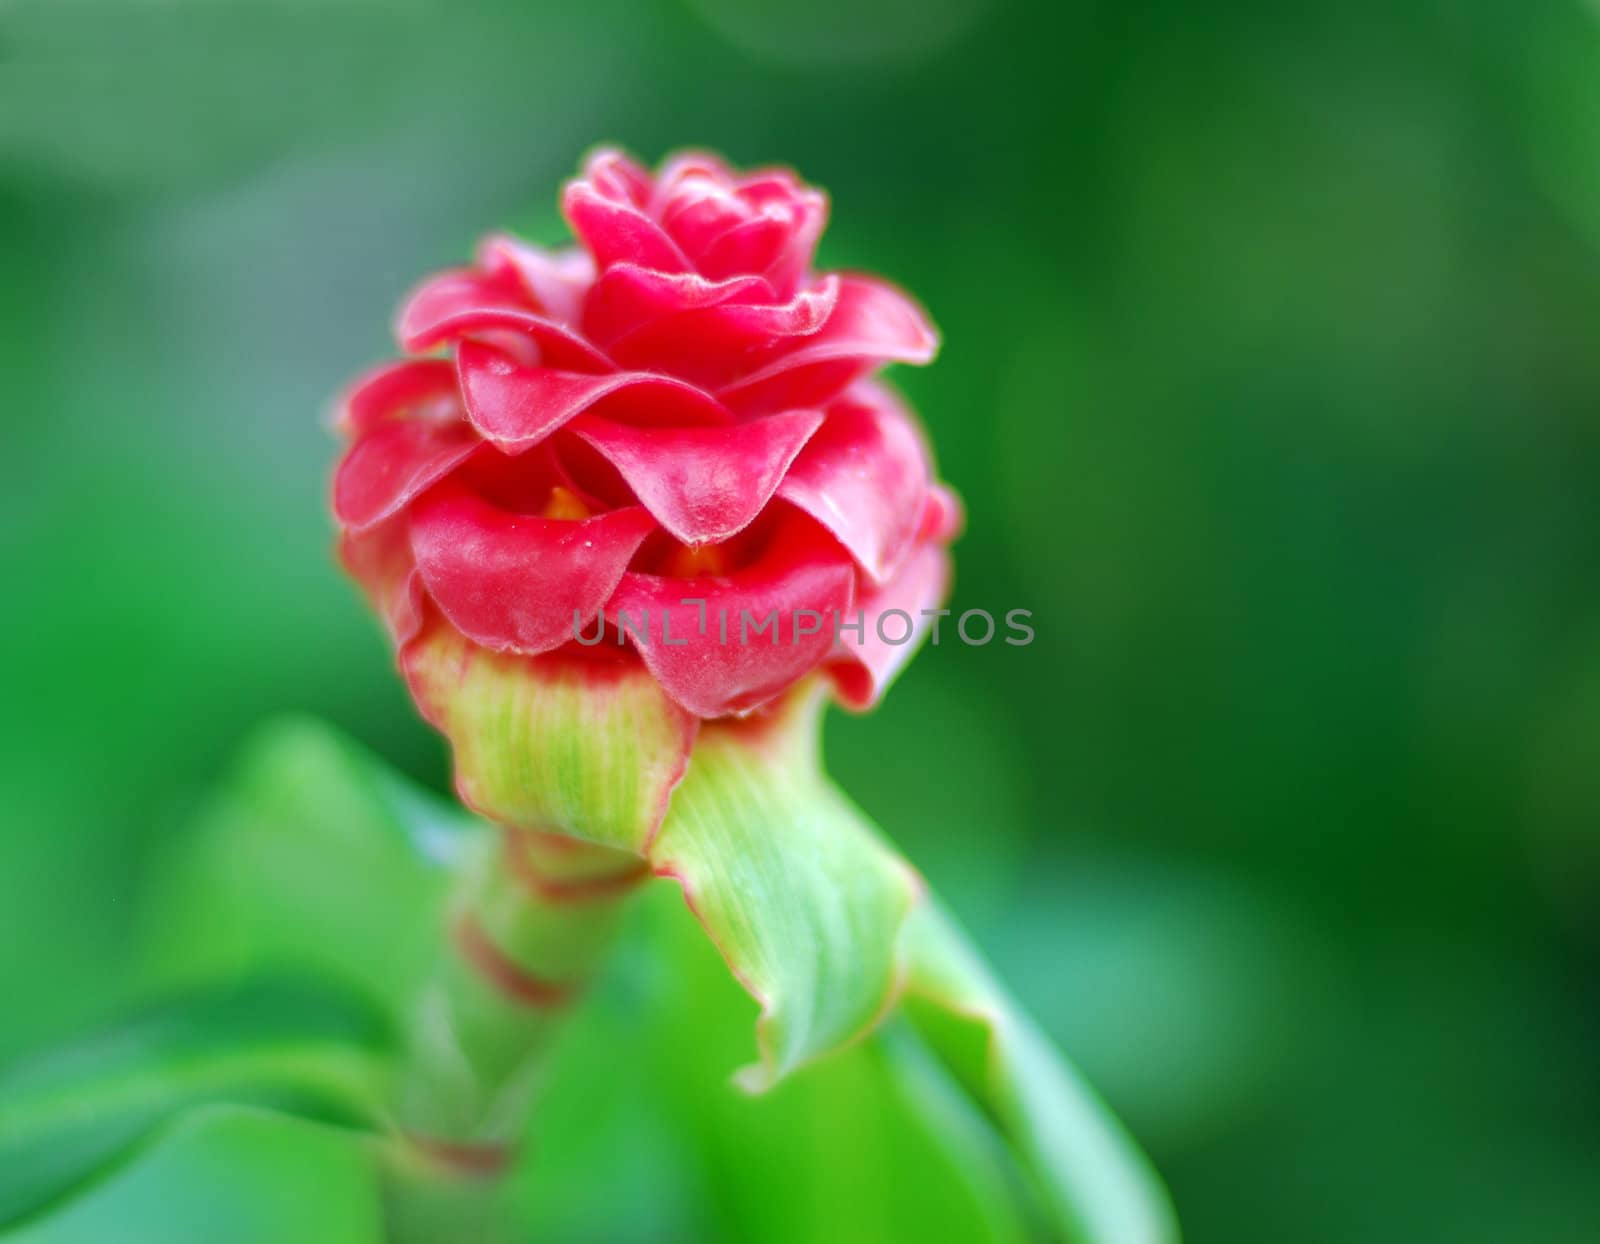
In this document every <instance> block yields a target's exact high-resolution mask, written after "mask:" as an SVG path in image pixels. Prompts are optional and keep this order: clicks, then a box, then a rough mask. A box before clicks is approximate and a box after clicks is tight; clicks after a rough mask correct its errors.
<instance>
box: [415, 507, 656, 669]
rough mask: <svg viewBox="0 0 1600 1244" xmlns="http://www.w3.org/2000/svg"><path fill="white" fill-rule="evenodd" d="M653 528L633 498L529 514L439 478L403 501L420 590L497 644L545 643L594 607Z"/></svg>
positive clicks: (539, 648)
mask: <svg viewBox="0 0 1600 1244" xmlns="http://www.w3.org/2000/svg"><path fill="white" fill-rule="evenodd" d="M654 528H655V523H654V522H653V521H651V518H650V516H649V515H648V514H647V513H645V511H644V510H642V509H640V508H639V507H638V506H631V507H629V508H628V509H626V510H613V511H612V512H611V513H609V514H601V515H598V516H597V517H595V518H588V519H583V520H581V521H570V520H565V519H554V518H536V517H532V516H530V515H526V514H513V513H510V512H508V511H506V510H502V509H499V508H497V507H495V506H493V505H490V504H489V503H488V502H486V501H483V500H481V499H480V498H478V497H476V496H474V495H473V494H472V493H470V492H468V491H467V490H466V489H465V488H461V487H458V486H455V485H451V484H447V485H445V486H444V487H442V488H438V489H435V490H434V491H433V492H431V493H429V494H428V496H427V497H425V498H424V499H423V500H422V501H421V502H419V503H418V505H417V506H416V508H415V509H413V510H412V512H411V547H412V551H413V552H414V553H415V555H416V559H417V569H418V570H419V571H420V572H421V574H422V582H423V584H424V585H425V586H426V587H427V589H428V594H429V595H430V596H432V597H433V600H434V602H435V603H436V604H437V605H438V606H439V609H440V610H441V611H442V612H443V613H444V615H445V617H447V618H448V619H449V620H450V621H451V623H452V624H454V626H455V627H456V629H457V630H459V631H460V632H461V633H462V634H463V635H465V636H467V637H468V638H469V639H471V640H473V641H474V642H476V643H479V644H482V645H483V646H484V647H486V648H492V649H494V650H495V651H497V652H508V651H509V652H523V653H536V652H549V651H551V650H552V649H555V648H559V647H560V646H561V645H562V644H564V643H567V642H568V641H569V640H571V639H572V638H573V632H574V627H575V626H576V625H579V624H581V623H583V622H585V621H588V620H589V619H591V618H593V617H594V616H595V614H597V613H599V612H600V608H601V606H602V605H604V604H605V602H606V598H607V597H608V596H610V595H611V592H612V590H613V589H614V588H615V587H616V586H617V581H618V580H619V579H620V578H621V577H622V572H623V571H624V570H626V569H627V566H628V562H629V560H630V559H631V558H632V557H633V555H634V553H635V552H636V551H637V550H638V548H639V545H640V544H642V543H643V542H644V538H645V537H646V536H647V535H649V534H650V532H651V531H652V530H654Z"/></svg>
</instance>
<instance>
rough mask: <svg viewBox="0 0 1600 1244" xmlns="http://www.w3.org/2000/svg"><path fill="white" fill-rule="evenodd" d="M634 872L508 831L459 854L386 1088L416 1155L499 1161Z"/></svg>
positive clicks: (441, 1162)
mask: <svg viewBox="0 0 1600 1244" xmlns="http://www.w3.org/2000/svg"><path fill="white" fill-rule="evenodd" d="M646 875H647V871H646V869H645V866H644V864H643V862H642V861H641V860H639V859H638V858H637V857H635V856H632V855H629V854H627V853H625V852H621V851H617V850H613V849H612V848H609V847H600V846H594V845H591V844H588V843H582V842H579V841H577V840H575V839H571V838H565V837H561V836H558V835H555V834H546V833H534V832H529V831H525V830H515V829H504V830H502V831H501V832H500V833H499V834H498V835H496V836H495V837H494V838H493V839H492V840H491V841H489V842H486V843H485V844H484V847H483V849H482V850H480V851H478V852H475V853H474V854H473V855H472V856H471V857H470V858H469V859H468V860H467V861H466V862H465V863H464V865H463V868H462V871H461V875H460V880H459V882H458V883H457V886H456V892H455V894H454V895H453V897H452V901H451V902H450V903H449V904H448V906H447V910H446V919H447V929H446V934H447V935H446V936H445V937H444V938H443V939H442V940H441V945H440V949H439V955H438V959H437V961H436V963H435V965H434V968H433V971H432V973H431V975H430V977H429V979H428V980H427V982H426V983H425V984H424V986H423V988H422V989H421V990H420V991H419V994H418V997H417V1001H416V1003H415V1004H414V1007H413V1010H412V1014H411V1017H410V1022H409V1025H408V1031H407V1033H406V1044H405V1050H404V1054H403V1057H402V1060H401V1064H400V1071H399V1076H398V1079H397V1083H396V1098H395V1117H396V1121H397V1123H398V1125H399V1127H400V1129H401V1131H402V1132H403V1133H404V1135H405V1136H406V1137H407V1138H408V1139H409V1141H410V1142H411V1143H412V1145H413V1147H414V1148H415V1149H416V1150H417V1151H418V1152H419V1154H420V1155H421V1156H423V1157H424V1158H425V1159H431V1160H432V1162H433V1163H434V1164H436V1165H438V1166H441V1167H443V1168H446V1169H447V1170H449V1171H450V1172H451V1173H454V1174H457V1175H462V1176H472V1175H479V1176H491V1175H494V1174H497V1173H498V1172H499V1171H501V1170H503V1169H504V1168H505V1167H506V1166H507V1165H508V1164H509V1162H510V1160H511V1159H512V1157H513V1156H514V1149H515V1143H516V1141H517V1139H518V1138H519V1137H520V1136H521V1134H522V1132H523V1129H524V1126H525V1124H526V1121H527V1117H528V1113H529V1111H530V1109H531V1107H532V1103H533V1098H534V1095H535V1094H536V1092H537V1090H538V1086H539V1081H540V1073H541V1071H542V1070H543V1067H544V1064H545V1061H546V1058H547V1055H548V1053H549V1050H550V1047H551V1045H552V1043H553V1042H554V1040H555V1037H556V1035H557V1033H558V1032H559V1031H560V1028H561V1024H562V1021H563V1020H564V1019H565V1017H566V1015H567V1012H568V1010H569V1009H570V1007H571V1006H572V1004H573V1002H574V1001H575V1000H576V999H577V998H578V996H579V995H580V994H581V993H582V991H583V989H584V987H585V985H586V984H587V983H588V981H589V979H590V977H591V975H592V973H593V971H594V969H595V967H596V965H597V963H598V961H599V959H600V957H601V955H602V954H603V953H604V951H605V950H606V948H607V946H608V945H609V943H610V941H611V938H612V935H613V932H614V930H615V928H616V924H617V919H618V916H619V914H620V911H621V907H622V900H623V898H624V897H625V896H626V895H627V894H629V893H631V892H632V891H633V889H634V888H635V886H636V885H637V884H638V882H639V881H641V880H643V878H644V877H645V876H646Z"/></svg>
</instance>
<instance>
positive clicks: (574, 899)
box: [506, 829, 650, 903]
mask: <svg viewBox="0 0 1600 1244" xmlns="http://www.w3.org/2000/svg"><path fill="white" fill-rule="evenodd" d="M531 847H532V843H531V842H530V841H529V839H528V837H527V836H526V835H524V834H522V833H521V832H519V831H517V830H514V829H508V830H507V831H506V862H507V864H508V865H509V866H510V868H511V874H512V876H514V877H515V878H516V879H517V881H518V883H519V884H520V885H522V886H523V888H524V889H526V890H527V891H528V892H529V893H530V894H532V895H533V896H534V897H535V898H538V899H542V900H543V901H544V902H546V903H594V902H600V901H602V900H604V899H610V898H617V897H620V896H621V895H623V894H626V893H627V892H628V891H629V890H631V889H633V888H634V886H636V885H638V884H639V883H640V882H641V881H643V880H644V879H645V878H646V877H648V876H649V875H650V866H649V865H648V864H646V863H645V862H644V861H643V860H639V861H638V862H637V863H635V864H630V865H629V866H628V867H626V868H623V869H621V870H620V871H618V872H612V873H602V874H600V875H599V876H594V877H552V876H550V875H548V874H547V873H545V872H543V871H541V870H540V868H539V866H538V865H537V864H535V863H534V861H533V857H532V852H531Z"/></svg>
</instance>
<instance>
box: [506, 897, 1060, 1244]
mask: <svg viewBox="0 0 1600 1244" xmlns="http://www.w3.org/2000/svg"><path fill="white" fill-rule="evenodd" d="M613 969H614V970H613V971H612V972H611V973H610V974H609V977H608V980H607V981H606V982H605V984H604V987H603V988H602V989H601V990H600V992H599V993H598V994H597V996H596V997H595V998H594V999H593V1000H592V1004H591V1005H590V1006H588V1007H586V1008H585V1009H584V1010H583V1012H582V1013H581V1014H579V1015H577V1016H575V1017H574V1029H573V1030H572V1031H571V1032H569V1033H568V1034H567V1036H566V1037H565V1038H563V1040H562V1041H561V1043H560V1047H559V1048H558V1049H557V1051H556V1052H555V1055H554V1062H553V1064H552V1067H551V1071H552V1078H551V1083H550V1085H549V1090H548V1092H547V1093H546V1094H545V1095H544V1096H543V1097H542V1098H541V1100H540V1103H539V1107H538V1109H537V1111H536V1112H535V1117H534V1133H533V1137H532V1144H531V1148H532V1154H533V1158H532V1161H531V1162H530V1163H529V1165H528V1167H527V1169H526V1170H525V1171H524V1172H523V1179H522V1180H521V1181H520V1188H519V1194H518V1199H519V1202H520V1205H521V1215H522V1221H523V1222H524V1223H525V1225H526V1229H527V1238H529V1239H534V1240H546V1239H548V1240H605V1241H607V1244H655V1242H657V1241H663V1240H711V1239H717V1240H759V1241H761V1242H762V1244H815V1242H816V1241H819V1240H827V1241H829V1242H830V1244H834V1242H837V1244H881V1242H882V1241H885V1240H934V1241H942V1240H959V1241H962V1242H963V1244H1021V1241H1024V1240H1032V1239H1035V1238H1037V1237H1035V1236H1033V1235H1031V1234H1029V1232H1028V1230H1027V1220H1026V1218H1024V1217H1023V1216H1022V1213H1021V1207H1022V1206H1023V1205H1024V1204H1025V1197H1024V1195H1023V1194H1024V1193H1025V1189H1024V1188H1023V1187H1022V1185H1021V1182H1020V1178H1019V1177H1018V1175H1017V1174H1016V1170H1015V1163H1014V1162H1012V1161H1011V1159H1010V1157H1009V1155H1008V1154H1007V1153H1006V1152H1005V1150H1004V1147H1003V1146H1002V1145H1001V1144H1000V1142H999V1140H998V1138H997V1137H996V1135H995V1133H994V1129H993V1128H992V1127H991V1126H990V1125H989V1123H988V1121H987V1120H986V1119H985V1118H984V1117H983V1115H982V1113H981V1112H980V1111H978V1110H977V1109H976V1108H975V1107H974V1106H973V1105H972V1103H971V1102H970V1101H969V1100H968V1099H967V1097H966V1095H965V1094H964V1093H962V1091H961V1090H960V1088H959V1086H957V1085H955V1084H954V1082H953V1081H952V1080H951V1079H950V1077H949V1076H948V1075H947V1074H946V1072H945V1071H944V1069H943V1068H942V1067H941V1066H939V1065H938V1064H937V1062H936V1061H935V1060H934V1059H933V1058H932V1056H931V1055H930V1054H929V1052H928V1051H927V1049H926V1047H925V1046H924V1045H923V1044H922V1043H921V1041H920V1039H919V1038H918V1037H917V1036H916V1034H915V1033H914V1032H911V1031H910V1030H909V1029H908V1028H907V1026H906V1025H905V1024H904V1023H901V1022H891V1023H889V1024H887V1025H885V1026H884V1027H883V1028H881V1029H880V1030H879V1031H878V1032H877V1033H875V1034H874V1035H873V1036H872V1037H870V1038H868V1039H867V1040H864V1041H858V1042H856V1043H855V1044H853V1045H852V1046H850V1047H849V1048H848V1049H846V1050H842V1051H840V1052H839V1053H838V1054H837V1055H835V1056H833V1057H829V1058H826V1059H823V1060H821V1061H819V1062H817V1063H815V1064H813V1065H811V1066H809V1067H807V1068H805V1069H804V1070H803V1071H802V1072H801V1073H800V1074H796V1075H792V1076H789V1077H787V1078H786V1079H785V1080H783V1081H782V1082H781V1083H779V1084H778V1085H777V1086H775V1087H774V1088H773V1089H772V1091H770V1092H767V1093H762V1094H759V1095H751V1094H747V1093H742V1092H738V1091H734V1090H733V1089H732V1087H731V1086H730V1085H729V1083H728V1078H727V1071H728V1068H729V1067H730V1066H733V1065H735V1064H736V1063H737V1062H738V1061H739V1060H740V1059H741V1058H744V1057H747V1055H748V1050H749V1045H750V1023H751V1018H752V1015H753V1013H754V1011H755V1007H754V1005H753V1003H752V1002H751V1000H750V998H749V996H748V995H747V994H746V993H744V992H743V991H742V990H741V989H740V987H739V985H738V984H737V982H736V981H734V980H733V978H732V977H731V976H730V975H729V973H728V971H727V967H726V965H725V964H724V963H723V962H722V960H721V959H720V957H719V956H718V954H717V953H716V950H715V948H714V947H713V946H712V945H711V944H710V942H709V941H708V939H707V938H706V937H705V935H704V932H703V931H702V930H701V929H700V927H699V926H698V925H697V924H696V922H695V921H694V919H693V918H692V917H691V915H690V914H689V912H688V911H687V910H686V908H685V906H684V904H683V902H682V900H681V898H680V896H679V895H678V894H677V893H676V892H675V887H674V888H669V887H666V886H661V887H657V888H655V889H654V890H652V891H650V892H648V893H646V894H645V895H643V896H642V897H641V902H640V903H639V904H638V905H637V906H636V907H635V909H634V910H633V911H632V912H631V913H630V920H629V927H628V929H627V930H626V936H625V938H624V942H623V947H622V951H621V953H620V955H619V956H618V959H617V961H616V962H615V963H614V965H613Z"/></svg>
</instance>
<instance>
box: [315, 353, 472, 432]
mask: <svg viewBox="0 0 1600 1244" xmlns="http://www.w3.org/2000/svg"><path fill="white" fill-rule="evenodd" d="M460 414H461V395H460V392H459V391H458V390H457V388H456V373H455V368H453V367H451V366H450V363H449V361H448V360H446V359H402V360H401V361H399V362H397V363H385V364H383V366H381V367H375V368H373V369H372V370H371V371H369V372H367V373H366V375H364V376H361V377H360V378H359V379H357V380H356V382H355V383H354V384H352V385H351V386H350V388H349V390H348V391H347V392H346V394H345V397H344V400H343V401H341V402H340V403H339V407H338V416H337V419H336V422H337V425H338V426H339V427H340V429H341V430H343V431H346V432H348V433H350V434H352V435H355V436H359V435H361V434H362V433H364V432H370V431H371V430H372V429H373V428H375V427H377V426H378V424H380V423H383V422H384V421H386V420H388V419H390V418H394V417H397V416H401V415H414V416H416V417H418V418H421V419H425V420H431V421H432V422H435V423H442V422H444V421H445V420H446V419H447V418H449V417H452V416H453V417H459V416H460Z"/></svg>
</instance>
